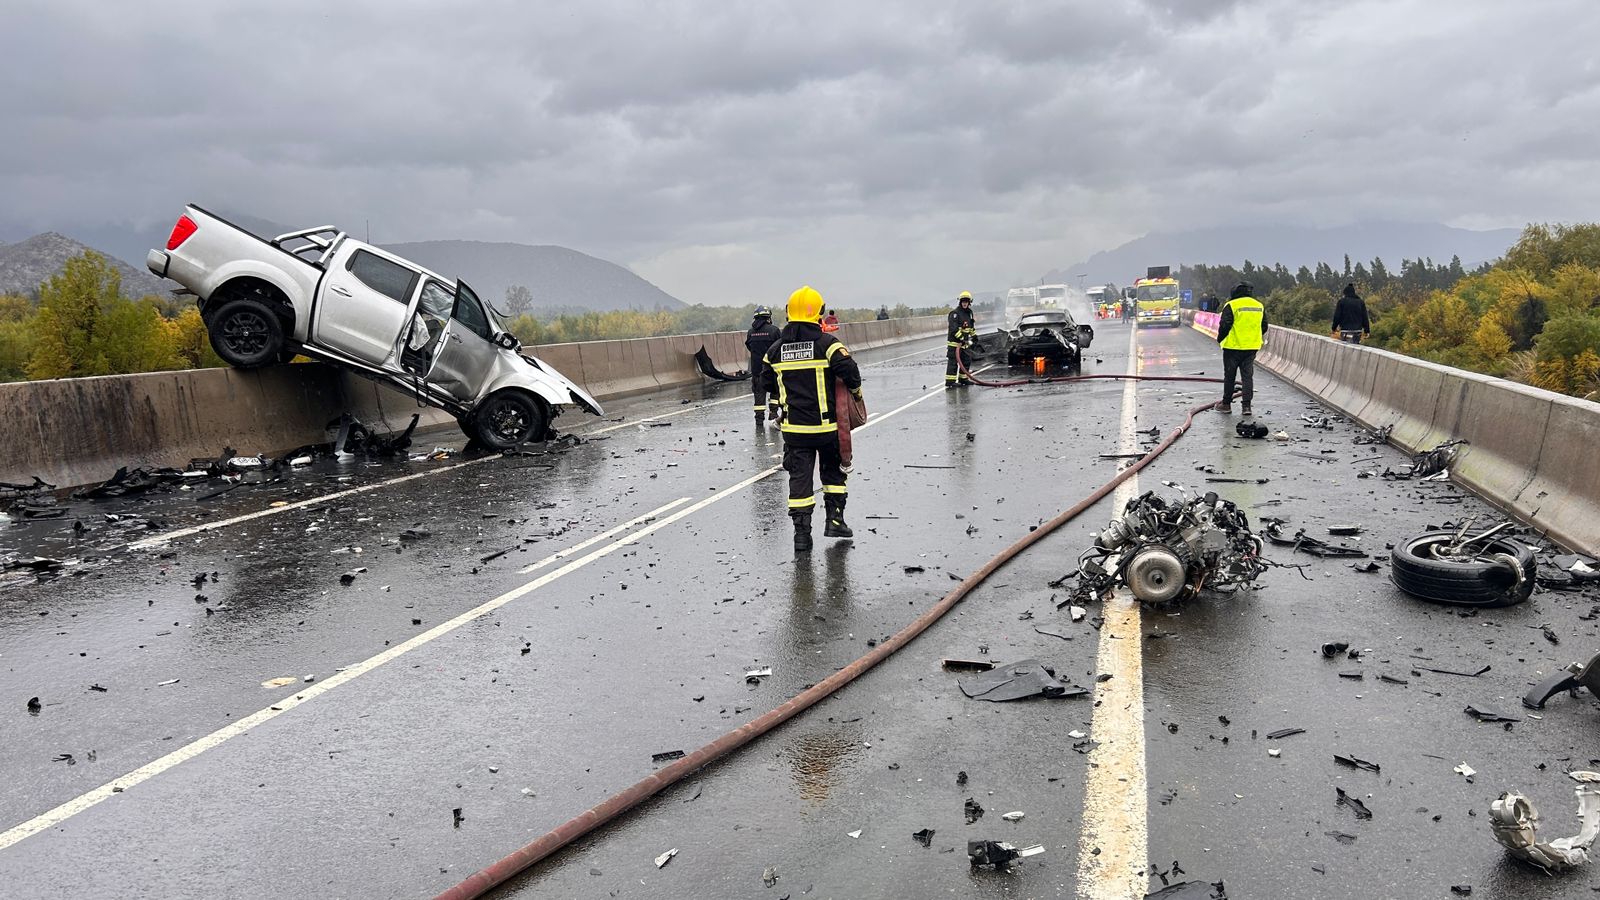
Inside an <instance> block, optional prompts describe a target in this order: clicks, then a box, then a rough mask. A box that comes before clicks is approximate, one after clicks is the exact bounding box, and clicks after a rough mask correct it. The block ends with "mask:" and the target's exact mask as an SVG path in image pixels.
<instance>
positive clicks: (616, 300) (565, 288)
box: [0, 210, 684, 314]
mask: <svg viewBox="0 0 1600 900" xmlns="http://www.w3.org/2000/svg"><path fill="white" fill-rule="evenodd" d="M222 215H223V216H224V217H226V218H227V219H228V221H230V222H233V223H234V224H235V225H238V226H240V227H242V228H244V229H246V230H248V231H251V232H253V233H254V234H257V235H259V236H262V237H269V238H270V237H273V236H275V235H279V234H284V233H286V232H289V231H292V230H294V229H293V228H291V227H290V226H287V225H283V224H281V223H278V222H273V221H271V220H268V219H262V218H258V217H256V216H251V215H248V214H244V213H241V212H238V211H234V210H223V211H222ZM313 224H322V223H313ZM170 229H171V225H170V224H168V225H161V226H159V227H143V228H135V227H117V226H114V225H108V226H99V227H90V228H85V229H80V231H81V234H80V235H79V237H81V238H83V240H82V241H80V240H75V239H73V238H69V237H66V236H64V235H61V234H56V233H54V232H50V233H46V234H39V235H34V236H33V237H30V238H28V239H27V240H24V241H20V242H18V243H15V244H5V243H3V242H0V293H11V294H22V295H27V294H31V293H33V292H34V291H36V290H38V289H39V285H40V284H41V283H42V282H44V281H45V280H46V279H48V278H50V277H51V276H52V275H54V274H55V273H57V272H59V271H61V266H62V265H63V264H64V263H65V262H66V261H67V259H69V258H70V257H72V256H76V255H77V254H80V253H82V252H83V251H84V250H88V249H91V248H93V249H97V250H98V251H99V252H101V253H103V254H104V255H105V256H107V257H108V258H109V259H111V260H112V261H113V262H114V263H115V264H116V266H117V270H118V271H119V272H121V273H122V284H123V291H124V293H127V294H129V295H131V296H136V297H137V296H141V295H143V294H158V293H165V292H166V291H170V290H172V289H173V288H176V287H177V285H176V284H174V283H172V282H169V281H165V280H164V279H158V278H156V277H154V276H152V275H151V274H150V273H149V272H148V271H146V270H145V268H144V256H145V252H146V251H148V250H149V249H150V248H151V247H160V246H162V245H164V244H165V243H166V240H167V232H168V231H169V230H170ZM381 246H383V247H384V249H386V250H389V251H392V252H394V253H396V254H398V255H400V256H402V257H405V258H406V259H409V260H412V261H413V262H416V263H417V264H419V265H422V266H425V267H427V268H429V269H432V270H433V271H435V272H438V273H439V274H441V275H445V276H447V277H452V278H460V279H462V280H464V281H466V282H467V283H468V284H470V285H472V287H473V289H474V290H476V291H477V293H478V296H480V297H483V298H484V299H486V300H489V301H491V302H492V303H494V304H495V305H496V306H497V307H499V308H501V309H504V308H505V297H506V290H507V289H508V288H510V287H511V286H513V285H521V286H523V287H525V288H527V289H528V292H529V293H530V294H531V295H532V302H531V303H530V304H529V306H528V308H529V309H531V310H533V311H535V312H540V313H545V314H552V313H559V312H589V311H604V310H614V309H641V310H652V309H678V308H681V307H682V306H684V303H683V301H681V300H679V299H678V298H676V297H674V296H672V295H671V294H668V293H667V292H666V291H663V290H662V289H660V288H659V287H656V286H655V285H654V284H651V283H650V282H648V281H646V280H644V279H643V278H640V277H639V276H638V275H636V274H634V273H633V272H632V271H631V270H629V269H627V268H625V267H623V266H619V265H617V264H616V263H612V262H608V261H606V260H603V259H600V258H598V257H594V256H590V255H588V254H586V253H580V252H579V251H577V250H571V249H568V248H566V247H557V246H548V245H546V246H535V245H530V244H512V243H487V242H482V241H417V242H413V243H401V244H383V245H381Z"/></svg>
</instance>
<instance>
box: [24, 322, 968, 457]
mask: <svg viewBox="0 0 1600 900" xmlns="http://www.w3.org/2000/svg"><path fill="white" fill-rule="evenodd" d="M944 328H945V320H944V317H943V316H923V317H919V318H914V319H888V320H884V321H881V322H853V323H850V324H846V325H841V326H840V329H839V336H840V339H841V340H843V341H844V342H845V344H846V345H848V346H849V347H850V348H851V349H852V350H866V349H871V348H873V347H882V346H887V345H889V344H895V343H900V342H903V341H909V340H915V339H917V338H921V337H927V336H930V335H933V334H942V333H943V332H944ZM701 346H704V347H705V348H706V351H707V352H708V353H710V354H711V358H712V359H713V360H715V361H716V363H717V365H718V366H719V367H721V368H723V369H725V370H729V371H733V370H738V369H744V368H746V367H748V366H749V354H748V353H747V352H746V351H745V348H744V333H743V332H717V333H712V334H696V335H677V336H673V337H656V338H641V339H638V340H631V341H585V342H580V343H568V344H549V345H545V346H541V347H532V348H530V350H531V351H532V352H533V353H534V354H535V355H536V356H538V357H539V358H540V359H543V360H545V361H546V362H548V363H550V364H551V365H552V366H554V367H556V368H557V369H559V370H560V371H561V373H562V374H564V375H566V376H567V377H568V378H571V379H572V380H573V381H575V382H577V383H578V384H581V385H584V386H585V387H586V388H587V389H588V390H589V391H590V392H591V393H592V394H594V395H595V396H596V397H598V398H600V399H602V400H603V399H609V398H614V397H621V396H626V395H628V394H637V393H643V392H646V391H653V390H656V389H658V388H662V387H674V386H679V385H686V384H695V383H697V382H699V381H701V380H702V378H703V376H702V375H701V374H700V371H699V369H698V368H697V367H696V365H695V362H694V353H695V351H697V350H699V349H700V348H701ZM346 412H348V413H352V414H354V415H355V416H356V417H358V418H360V419H361V420H362V421H364V422H366V423H368V424H369V425H371V426H374V427H378V426H382V425H387V426H388V427H390V428H403V427H404V426H405V423H406V422H408V421H410V417H411V414H412V413H421V414H422V421H421V422H420V423H419V427H421V428H430V427H435V426H442V425H449V426H452V427H453V426H454V425H455V420H454V419H453V418H452V417H451V416H450V415H449V414H448V413H446V412H444V411H443V410H439V409H435V408H431V407H427V408H419V407H418V406H417V403H416V401H415V400H413V399H412V398H410V397H408V396H405V395H403V394H400V393H397V392H395V391H392V390H389V389H388V388H385V387H381V386H379V385H377V384H376V383H374V382H370V381H367V380H365V379H363V378H359V377H356V376H353V375H349V374H346V373H344V372H341V371H339V370H337V369H335V368H333V367H331V366H325V365H322V364H320V363H298V364H293V365H284V366H272V367H269V368H265V369H255V370H251V371H242V370H239V369H191V370H187V371H182V372H152V373H149V374H143V375H107V376H100V377H93V378H63V379H57V380H54V381H22V382H12V383H8V384H0V416H3V417H4V421H6V423H7V425H8V427H7V428H6V429H5V430H4V431H3V432H0V481H5V482H11V483H23V484H26V483H28V482H29V481H30V480H31V479H32V477H33V476H35V475H37V476H39V477H40V478H43V479H44V480H45V481H48V482H50V483H52V484H55V485H58V486H60V487H63V488H65V487H75V486H78V485H84V484H94V483H97V482H100V481H103V480H105V479H106V478H108V477H110V475H111V474H112V473H113V472H115V471H116V470H117V468H119V467H121V466H129V467H134V466H179V465H183V464H184V463H186V462H187V461H188V460H189V459H191V458H200V457H204V458H215V457H216V455H217V454H218V453H220V452H222V450H223V448H224V447H233V448H235V449H237V450H238V451H240V452H241V453H247V454H254V453H281V452H283V451H285V450H289V449H292V448H294V447H298V446H301V445H304V444H311V443H316V442H320V441H323V440H326V439H327V438H326V436H325V427H326V426H327V424H328V422H329V421H330V420H332V419H336V418H338V416H339V415H340V414H342V413H346ZM578 415H581V414H576V413H571V412H569V413H568V414H567V415H565V416H563V417H562V419H561V420H559V421H558V424H559V425H561V426H565V427H572V425H573V424H574V422H573V419H574V418H575V417H576V416H578Z"/></svg>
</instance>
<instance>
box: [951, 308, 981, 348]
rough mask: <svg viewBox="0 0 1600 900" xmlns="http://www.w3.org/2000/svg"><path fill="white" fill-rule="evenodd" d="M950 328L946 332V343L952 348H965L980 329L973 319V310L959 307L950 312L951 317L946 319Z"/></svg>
mask: <svg viewBox="0 0 1600 900" xmlns="http://www.w3.org/2000/svg"><path fill="white" fill-rule="evenodd" d="M945 321H946V323H948V325H949V328H948V329H946V332H945V338H944V339H945V343H946V345H947V346H951V347H965V346H966V345H967V342H969V341H971V340H972V339H973V338H974V337H976V336H977V334H978V328H977V325H976V324H975V321H974V319H973V317H972V310H971V309H962V308H961V307H960V306H957V307H956V308H955V309H952V310H950V315H948V316H946V317H945Z"/></svg>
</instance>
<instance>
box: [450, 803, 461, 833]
mask: <svg viewBox="0 0 1600 900" xmlns="http://www.w3.org/2000/svg"><path fill="white" fill-rule="evenodd" d="M450 818H451V819H452V820H453V822H452V825H453V827H455V828H460V827H461V823H462V821H463V819H462V816H461V807H459V806H458V807H456V808H455V809H452V810H450Z"/></svg>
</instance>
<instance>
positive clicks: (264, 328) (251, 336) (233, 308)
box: [206, 297, 284, 369]
mask: <svg viewBox="0 0 1600 900" xmlns="http://www.w3.org/2000/svg"><path fill="white" fill-rule="evenodd" d="M206 330H207V331H208V332H209V333H210V335H211V348H212V349H213V350H215V351H217V355H218V356H220V357H222V361H223V362H225V363H227V364H228V365H230V366H233V367H234V368H238V369H255V368H259V367H261V366H265V365H270V364H272V363H275V362H277V361H278V355H279V354H280V353H283V352H284V339H283V322H281V321H280V320H279V319H278V315H277V313H276V312H274V311H273V309H272V307H270V306H268V305H267V304H265V303H263V302H261V301H260V300H257V299H255V298H254V297H240V298H238V299H236V300H230V301H228V302H227V303H225V304H223V306H222V308H221V309H219V310H217V312H216V314H215V315H213V316H211V317H210V321H209V322H207V324H206Z"/></svg>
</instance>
